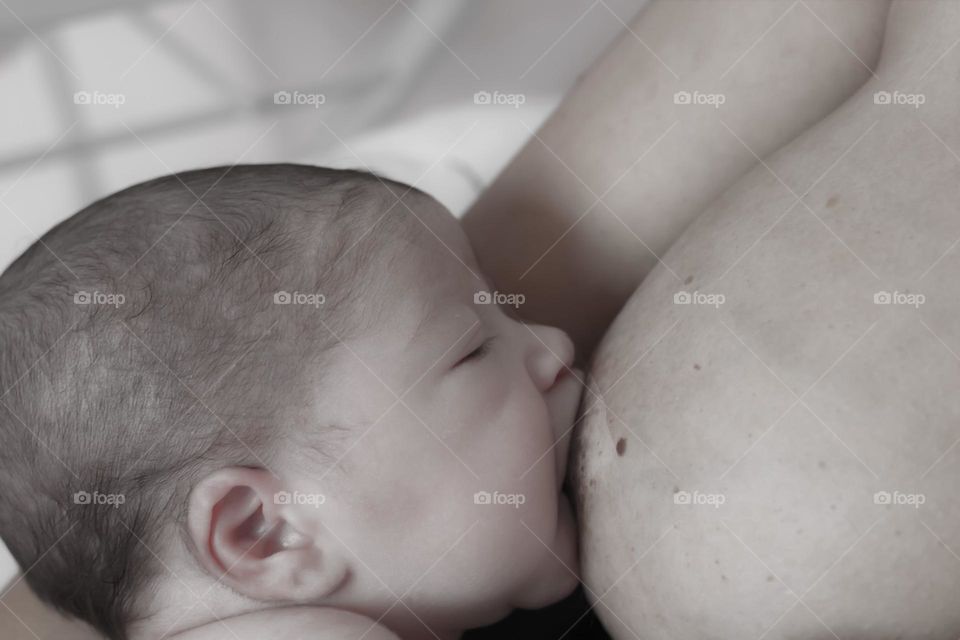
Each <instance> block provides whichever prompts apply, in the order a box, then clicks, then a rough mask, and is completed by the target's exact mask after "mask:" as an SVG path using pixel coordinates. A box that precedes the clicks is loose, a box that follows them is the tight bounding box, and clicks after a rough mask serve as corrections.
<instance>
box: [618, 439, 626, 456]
mask: <svg viewBox="0 0 960 640" xmlns="http://www.w3.org/2000/svg"><path fill="white" fill-rule="evenodd" d="M626 450H627V440H626V438H620V439H619V440H617V455H618V456H622V455H623V452H624V451H626Z"/></svg>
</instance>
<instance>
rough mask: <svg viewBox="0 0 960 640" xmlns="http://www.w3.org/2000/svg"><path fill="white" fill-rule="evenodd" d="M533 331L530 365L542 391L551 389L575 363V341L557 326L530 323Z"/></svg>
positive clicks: (532, 375) (532, 374)
mask: <svg viewBox="0 0 960 640" xmlns="http://www.w3.org/2000/svg"><path fill="white" fill-rule="evenodd" d="M528 327H529V329H530V331H531V332H532V333H533V337H532V349H531V352H530V356H529V360H528V366H529V368H530V375H531V377H532V378H533V380H534V382H535V383H536V385H537V388H539V389H540V391H542V392H545V391H549V390H550V388H551V387H553V385H554V384H556V383H557V380H559V379H560V378H561V377H563V376H564V375H568V374H569V368H570V367H571V366H572V365H573V354H574V347H573V341H572V340H571V339H570V336H568V335H567V334H566V333H564V332H563V331H561V330H560V329H557V328H555V327H547V326H543V325H528Z"/></svg>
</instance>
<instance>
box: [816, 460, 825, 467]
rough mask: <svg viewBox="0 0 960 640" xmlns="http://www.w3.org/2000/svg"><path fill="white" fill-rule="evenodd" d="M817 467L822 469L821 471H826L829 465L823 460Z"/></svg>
mask: <svg viewBox="0 0 960 640" xmlns="http://www.w3.org/2000/svg"><path fill="white" fill-rule="evenodd" d="M817 466H818V467H820V468H821V469H826V468H827V463H826V462H824V461H823V460H821V461H820V462H818V463H817Z"/></svg>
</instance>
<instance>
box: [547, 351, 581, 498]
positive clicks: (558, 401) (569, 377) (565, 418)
mask: <svg viewBox="0 0 960 640" xmlns="http://www.w3.org/2000/svg"><path fill="white" fill-rule="evenodd" d="M582 380H583V371H581V370H579V369H567V368H564V370H563V373H561V374H560V375H559V376H558V377H557V382H556V385H557V388H556V389H555V392H556V394H557V396H558V397H555V398H554V402H553V404H554V406H555V409H556V410H555V415H552V416H551V419H553V420H555V421H556V422H555V433H556V434H557V437H558V438H559V440H558V441H557V446H556V449H557V486H558V487H564V486H565V485H566V476H567V465H568V463H569V460H570V441H571V439H572V435H573V432H574V430H575V429H576V424H575V423H576V419H577V415H578V413H579V409H580V399H581V397H582V396H583V384H582V382H581V381H582ZM552 413H554V412H552Z"/></svg>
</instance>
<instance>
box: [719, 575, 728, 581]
mask: <svg viewBox="0 0 960 640" xmlns="http://www.w3.org/2000/svg"><path fill="white" fill-rule="evenodd" d="M720 579H721V580H723V581H724V582H726V581H727V576H725V575H723V574H722V573H721V574H720Z"/></svg>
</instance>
